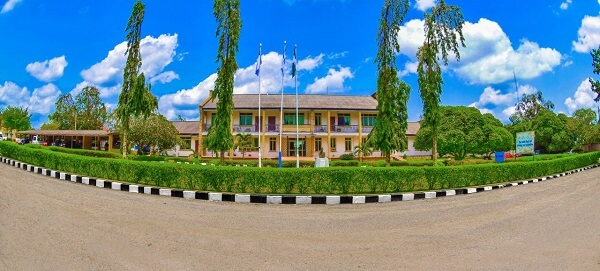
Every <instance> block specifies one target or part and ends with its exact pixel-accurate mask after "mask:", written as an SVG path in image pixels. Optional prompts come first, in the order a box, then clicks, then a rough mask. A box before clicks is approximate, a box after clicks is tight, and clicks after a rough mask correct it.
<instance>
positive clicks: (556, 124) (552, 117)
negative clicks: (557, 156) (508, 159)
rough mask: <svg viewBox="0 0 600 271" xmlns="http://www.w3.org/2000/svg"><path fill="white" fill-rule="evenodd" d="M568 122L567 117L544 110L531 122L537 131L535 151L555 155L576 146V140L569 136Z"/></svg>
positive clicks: (533, 128)
mask: <svg viewBox="0 0 600 271" xmlns="http://www.w3.org/2000/svg"><path fill="white" fill-rule="evenodd" d="M566 122H567V116H566V115H564V114H559V115H556V114H555V113H554V112H552V111H551V110H549V109H542V110H541V111H540V112H539V113H538V114H537V115H536V116H535V117H534V118H533V120H532V121H531V127H532V130H534V131H535V149H536V150H540V151H541V152H553V153H558V152H565V151H569V150H570V149H571V148H572V147H573V146H574V138H573V137H572V136H569V135H568V132H567V130H566V125H567V123H566ZM555 135H556V137H555Z"/></svg>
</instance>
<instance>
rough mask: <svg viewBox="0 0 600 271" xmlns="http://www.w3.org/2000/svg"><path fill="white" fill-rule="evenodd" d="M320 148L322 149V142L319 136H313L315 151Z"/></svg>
mask: <svg viewBox="0 0 600 271" xmlns="http://www.w3.org/2000/svg"><path fill="white" fill-rule="evenodd" d="M321 149H323V142H322V140H321V138H315V151H317V152H318V151H320V150H321Z"/></svg>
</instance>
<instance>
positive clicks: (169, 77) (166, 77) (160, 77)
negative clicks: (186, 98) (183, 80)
mask: <svg viewBox="0 0 600 271" xmlns="http://www.w3.org/2000/svg"><path fill="white" fill-rule="evenodd" d="M175 79H179V75H178V74H176V73H175V72H174V71H166V72H163V73H160V74H157V75H156V76H154V77H152V78H150V83H152V84H154V83H155V82H159V83H162V84H166V83H169V82H171V81H173V80H175Z"/></svg>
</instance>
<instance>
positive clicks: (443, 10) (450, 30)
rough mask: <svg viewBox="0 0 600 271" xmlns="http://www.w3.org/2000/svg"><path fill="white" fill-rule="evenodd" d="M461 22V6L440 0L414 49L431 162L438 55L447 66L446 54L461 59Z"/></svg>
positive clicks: (436, 124)
mask: <svg viewBox="0 0 600 271" xmlns="http://www.w3.org/2000/svg"><path fill="white" fill-rule="evenodd" d="M464 22H465V20H464V18H463V15H462V12H461V10H460V8H459V7H458V6H449V5H446V3H445V1H444V0H439V1H438V3H437V4H436V5H435V6H434V7H432V8H431V11H430V13H425V41H424V42H423V45H422V46H421V47H419V50H418V51H417V58H418V66H417V74H418V82H419V92H420V94H421V99H422V100H423V121H424V123H426V124H428V125H429V126H430V127H431V135H432V138H431V139H432V141H431V144H432V145H431V153H432V159H433V161H434V164H435V162H436V160H437V149H438V148H437V137H438V134H439V131H440V130H439V125H440V115H439V106H440V102H441V99H440V96H441V94H442V84H443V83H444V81H443V79H442V69H441V67H440V64H439V63H438V58H439V57H440V56H441V59H442V61H443V64H444V65H448V55H449V54H450V53H453V54H454V55H455V56H456V60H457V61H460V52H459V51H458V48H459V42H460V45H462V46H463V47H465V38H464V37H463V33H462V27H463V24H464ZM457 35H458V36H457ZM457 39H458V41H457Z"/></svg>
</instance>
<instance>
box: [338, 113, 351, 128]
mask: <svg viewBox="0 0 600 271" xmlns="http://www.w3.org/2000/svg"><path fill="white" fill-rule="evenodd" d="M342 121H343V122H342ZM338 125H344V126H348V125H350V114H338Z"/></svg>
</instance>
